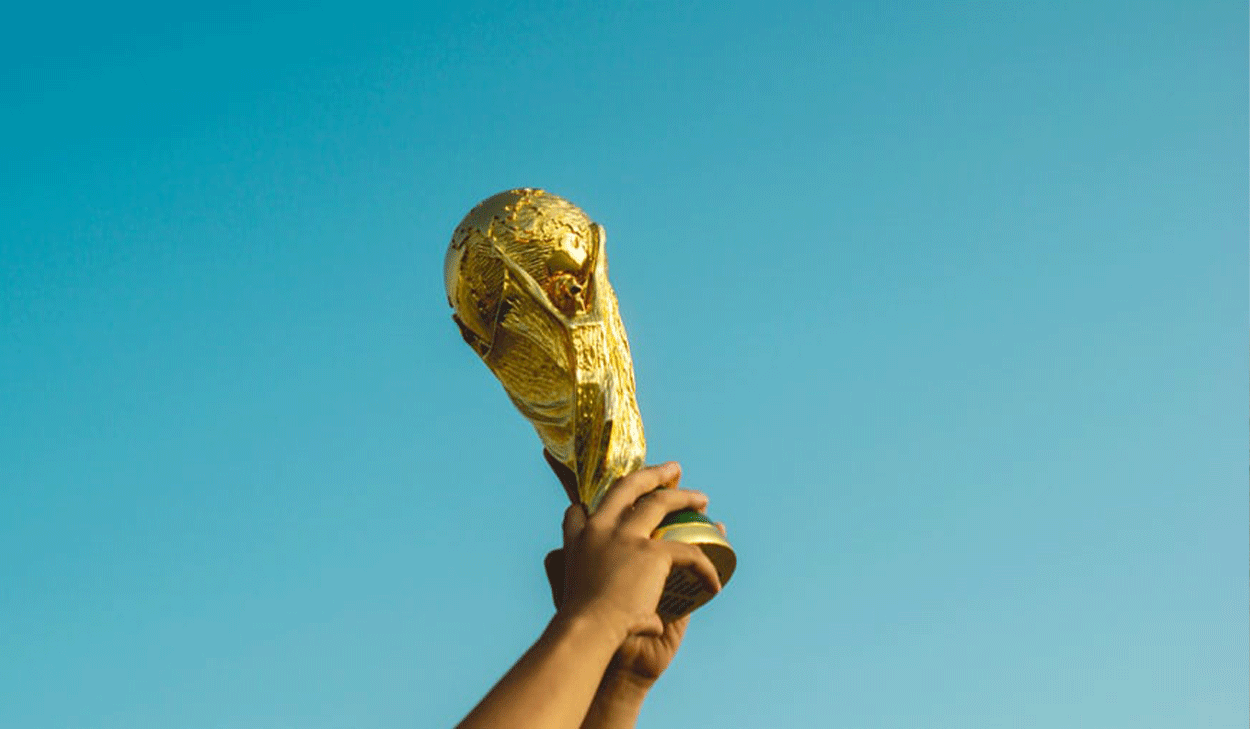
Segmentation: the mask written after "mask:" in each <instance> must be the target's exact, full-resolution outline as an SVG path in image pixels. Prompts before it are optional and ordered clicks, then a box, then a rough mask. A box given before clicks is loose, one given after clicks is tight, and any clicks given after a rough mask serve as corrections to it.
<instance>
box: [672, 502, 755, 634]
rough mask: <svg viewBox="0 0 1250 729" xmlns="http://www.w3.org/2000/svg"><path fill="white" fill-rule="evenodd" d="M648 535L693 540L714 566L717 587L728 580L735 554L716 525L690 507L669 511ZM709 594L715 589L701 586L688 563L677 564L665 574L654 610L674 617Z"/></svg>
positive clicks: (687, 610) (732, 571)
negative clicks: (718, 579) (679, 565)
mask: <svg viewBox="0 0 1250 729" xmlns="http://www.w3.org/2000/svg"><path fill="white" fill-rule="evenodd" d="M651 536H652V538H654V539H667V540H670V541H674V542H685V543H686V544H693V545H695V546H696V547H698V548H699V549H701V550H703V553H704V554H706V555H707V557H708V559H709V560H711V562H712V566H713V567H715V568H716V574H717V576H719V577H720V583H721V587H724V586H725V585H726V584H728V582H729V578H730V577H732V576H733V573H734V568H736V567H737V566H738V557H737V555H736V554H735V553H734V549H733V547H731V546H730V545H729V542H728V540H726V539H725V535H724V534H722V533H721V530H720V528H719V527H717V526H716V524H714V523H713V522H712V520H711V519H708V518H707V517H706V516H704V515H703V514H700V513H699V512H697V511H694V510H693V509H683V510H682V511H675V512H673V513H672V514H669V515H668V516H667V517H665V518H664V521H662V522H660V526H659V527H658V528H657V529H656V530H655V531H654V532H653V533H652V534H651ZM713 597H715V593H713V592H712V591H711V590H709V589H707V587H705V586H704V584H703V578H701V577H699V576H698V575H697V574H696V573H695V572H693V571H692V570H691V569H689V568H688V567H678V568H676V569H674V570H673V571H672V573H671V574H669V576H668V581H667V582H665V583H664V592H663V593H662V594H661V595H660V604H659V606H658V607H657V608H656V612H657V613H659V615H660V618H661V619H662V620H664V621H672V620H676V619H678V618H680V617H683V616H685V615H689V614H690V613H692V612H694V610H695V609H697V608H699V607H701V606H702V605H703V604H704V603H706V602H707V601H708V600H711V599H712V598H713Z"/></svg>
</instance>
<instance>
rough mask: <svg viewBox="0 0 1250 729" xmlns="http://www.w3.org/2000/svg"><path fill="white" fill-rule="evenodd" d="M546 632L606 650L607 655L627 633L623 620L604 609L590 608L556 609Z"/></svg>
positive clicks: (619, 643) (613, 651) (618, 645)
mask: <svg viewBox="0 0 1250 729" xmlns="http://www.w3.org/2000/svg"><path fill="white" fill-rule="evenodd" d="M548 632H550V633H552V634H553V635H562V636H567V637H569V638H570V639H572V640H574V641H575V642H577V643H578V644H579V645H584V646H587V647H589V648H592V649H599V650H603V651H606V654H607V656H609V657H611V655H612V654H613V653H615V652H616V649H617V648H619V647H620V645H621V643H623V642H625V638H626V637H627V636H628V635H629V630H628V628H627V627H626V626H625V624H624V623H623V621H620V620H614V619H612V616H611V615H610V614H607V613H606V612H604V611H598V610H592V609H584V610H557V611H556V614H555V616H553V617H552V618H551V623H550V624H549V625H548Z"/></svg>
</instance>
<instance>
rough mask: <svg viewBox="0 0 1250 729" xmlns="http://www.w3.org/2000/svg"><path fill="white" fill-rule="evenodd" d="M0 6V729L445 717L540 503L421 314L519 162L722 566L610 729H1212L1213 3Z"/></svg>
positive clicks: (525, 638) (542, 526)
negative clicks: (579, 266)
mask: <svg viewBox="0 0 1250 729" xmlns="http://www.w3.org/2000/svg"><path fill="white" fill-rule="evenodd" d="M7 16H8V17H7V19H6V22H5V23H4V27H3V28H0V98H3V99H4V108H5V113H4V114H3V115H0V133H2V135H3V136H2V138H3V140H4V141H3V143H2V144H0V150H2V156H3V161H4V163H3V164H2V165H0V503H2V504H3V506H2V507H0V555H3V562H2V564H3V570H2V575H3V579H2V580H0V686H4V687H5V689H4V691H3V693H4V694H5V697H4V699H3V700H0V725H4V726H6V727H8V726H12V727H22V728H23V729H36V728H44V727H57V728H61V727H93V728H94V727H99V728H105V727H108V728H113V727H118V728H121V727H125V728H126V729H143V728H147V727H153V728H156V727H160V728H166V727H187V728H188V729H190V728H199V727H204V728H210V727H212V728H217V727H223V728H224V727H248V728H254V727H263V728H270V727H273V728H277V727H295V726H298V727H301V729H315V728H320V727H355V726H371V727H427V726H428V727H435V726H449V725H451V724H453V723H454V722H455V721H456V720H457V719H458V718H459V717H460V716H462V715H463V714H464V713H465V712H466V711H467V710H468V708H469V707H470V706H471V705H472V704H473V703H474V702H475V701H476V700H477V698H478V697H480V695H481V694H482V693H484V692H485V690H486V689H487V688H488V687H489V686H490V685H491V684H492V683H493V681H494V680H495V679H496V678H497V677H498V676H499V675H500V673H501V672H502V671H503V670H504V669H505V668H506V667H507V666H508V665H509V664H510V662H511V661H512V660H514V659H515V658H516V657H517V655H519V654H520V652H521V651H522V650H523V649H524V647H525V646H526V645H528V643H529V642H530V641H532V640H533V638H534V637H535V636H536V635H537V633H538V631H539V630H541V627H542V625H543V624H544V622H545V621H546V620H547V618H548V617H549V615H550V607H549V605H548V602H547V588H546V585H545V583H544V578H543V575H542V568H541V559H542V556H543V554H544V553H545V552H546V551H547V550H548V549H550V548H552V547H554V546H555V545H556V542H557V540H558V538H559V518H560V514H561V511H562V508H563V504H562V499H563V496H562V492H561V490H560V488H559V487H558V485H557V483H556V482H555V480H554V478H553V477H551V476H550V475H549V474H547V473H546V472H545V470H544V469H545V466H544V464H543V463H542V460H541V458H540V455H539V454H540V444H539V442H538V440H537V437H536V436H535V435H534V433H533V432H532V430H531V429H530V428H529V426H528V425H527V424H526V423H525V422H524V421H523V420H522V419H521V418H520V416H519V415H517V414H516V413H515V412H514V411H513V410H512V409H511V406H510V405H509V404H508V402H507V400H506V398H505V396H504V394H503V392H502V391H501V389H500V388H499V386H498V385H497V384H496V382H495V381H494V380H493V379H492V378H491V376H490V375H489V373H488V372H487V370H486V369H485V367H483V366H482V365H481V363H480V362H479V361H477V359H476V357H475V356H474V355H473V353H472V352H471V351H470V350H469V349H468V348H467V347H466V346H464V344H463V343H462V342H461V341H460V338H459V336H458V334H457V332H456V330H455V327H454V325H453V324H452V322H451V319H450V311H449V310H448V308H447V304H446V301H445V299H444V296H443V293H442V281H441V263H442V256H443V252H444V250H445V247H446V245H447V242H448V240H449V238H450V235H451V231H452V229H453V228H454V227H455V225H456V223H457V222H458V221H459V219H460V218H461V217H462V216H463V215H464V213H465V212H467V211H468V209H469V208H470V207H472V205H473V204H475V203H476V202H477V201H478V200H480V199H482V198H484V197H486V196H488V195H490V194H493V193H495V192H497V191H500V190H503V189H507V188H511V187H517V186H537V187H544V188H546V189H548V190H551V191H553V192H555V193H557V194H560V195H563V196H565V197H567V198H569V199H571V200H573V201H574V202H576V203H578V204H579V205H581V206H582V207H583V208H584V209H585V210H586V211H587V212H588V213H589V214H590V215H591V216H592V217H594V218H595V219H596V220H598V221H599V222H601V223H602V224H603V225H605V226H606V228H607V231H608V235H609V244H608V245H609V248H608V250H609V255H610V260H611V264H612V279H613V283H614V285H615V287H616V289H617V293H618V296H619V298H620V301H621V309H622V314H623V317H624V320H625V323H626V326H627V328H628V330H629V334H630V339H631V344H632V348H633V354H634V360H635V367H636V370H637V376H638V386H639V401H640V406H641V409H642V413H643V417H644V421H645V423H646V426H647V434H648V440H649V444H650V456H651V458H652V460H653V461H662V460H669V459H675V460H680V461H681V462H682V463H683V465H684V467H685V473H686V479H685V481H686V483H687V485H690V486H692V487H696V488H700V489H702V490H704V491H706V492H708V493H709V494H710V496H711V497H712V505H711V511H712V513H713V514H714V515H715V516H716V517H717V518H719V519H722V520H724V521H725V522H727V523H728V526H729V530H730V536H731V538H732V541H733V542H734V544H735V547H736V548H737V550H738V554H739V560H740V562H739V568H738V572H737V574H736V575H735V577H734V580H733V582H732V583H731V584H730V586H729V587H728V589H727V590H726V592H725V593H724V595H722V596H721V597H719V598H717V600H715V601H714V602H713V603H711V604H709V605H708V606H707V607H706V608H705V609H703V610H701V611H700V612H699V613H698V615H697V617H696V621H695V623H694V625H693V626H692V628H691V630H690V633H689V637H688V639H687V644H686V646H685V647H684V648H683V651H682V653H681V655H680V656H679V658H678V660H677V662H676V664H675V665H674V666H673V667H672V668H671V669H670V672H669V674H668V675H667V676H666V677H665V678H664V680H663V682H662V683H661V684H660V686H659V687H657V688H656V690H655V691H654V692H653V696H652V697H651V699H650V701H649V704H648V706H647V707H646V709H645V710H644V715H643V724H644V725H646V726H650V727H660V728H663V727H685V726H690V725H691V724H692V723H693V722H700V723H706V722H711V723H714V724H717V725H719V726H724V727H738V726H742V727H774V726H821V727H823V726H829V727H843V726H845V727H916V726H924V727H961V728H964V727H1001V726H1012V727H1048V728H1049V727H1057V726H1073V727H1099V728H1115V727H1133V728H1134V729H1138V728H1140V727H1178V728H1179V727H1196V726H1213V727H1214V726H1229V727H1233V726H1237V727H1242V726H1245V725H1246V724H1247V721H1248V720H1250V717H1248V715H1247V703H1248V702H1247V699H1248V697H1247V688H1246V687H1247V684H1248V681H1250V676H1248V671H1247V653H1248V652H1250V645H1248V640H1247V624H1246V609H1247V605H1248V594H1247V593H1248V586H1247V561H1246V549H1247V521H1246V514H1247V510H1248V508H1250V503H1248V499H1247V480H1246V473H1247V465H1248V464H1247V448H1246V444H1247V439H1248V436H1250V434H1248V432H1247V418H1246V402H1247V399H1248V397H1250V393H1248V392H1247V366H1248V363H1247V348H1246V336H1247V294H1248V292H1247V142H1246V130H1247V87H1248V81H1247V71H1246V58H1247V36H1246V27H1247V16H1246V9H1245V7H1244V4H1242V3H1232V2H1170V3H1164V2H1131V3H1130V2H1055V3H1027V4H1026V3H983V2H964V3H960V2H946V3H927V4H919V3H916V4H908V3H871V2H863V3H842V4H835V3H810V4H803V3H786V2H774V3H768V4H753V3H644V2H639V3H605V4H600V5H591V4H575V3H551V4H530V5H525V6H520V5H516V4H494V3H456V4H454V5H453V4H439V5H429V6H427V5H425V4H421V3H415V4H414V3H405V4H393V5H392V4H379V3H356V4H352V5H334V4H329V3H319V4H313V5H308V4H298V5H297V4H289V5H286V6H283V5H275V4H266V5H264V6H257V5H254V4H217V5H215V6H214V7H212V8H181V7H180V8H171V7H169V6H164V5H161V6H158V5H141V4H124V5H122V6H117V7H109V8H107V9H101V8H99V7H74V6H60V7H55V8H47V9H42V8H37V7H34V6H31V7H25V8H19V9H16V10H10V11H8V13H7Z"/></svg>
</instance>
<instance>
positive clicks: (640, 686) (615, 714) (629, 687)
mask: <svg viewBox="0 0 1250 729" xmlns="http://www.w3.org/2000/svg"><path fill="white" fill-rule="evenodd" d="M650 688H651V682H650V681H643V680H641V679H637V678H633V677H631V676H628V675H622V674H620V673H617V672H615V671H611V670H609V671H608V672H607V673H606V674H605V675H604V677H603V681H602V682H601V683H600V684H599V690H598V691H596V692H595V698H594V700H593V701H592V702H591V704H590V710H589V711H588V712H586V720H585V721H583V722H582V729H633V727H634V726H635V725H636V724H637V723H638V714H639V712H641V711H642V702H643V699H645V698H646V697H647V691H648V690H649V689H650Z"/></svg>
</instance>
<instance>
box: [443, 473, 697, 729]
mask: <svg viewBox="0 0 1250 729" xmlns="http://www.w3.org/2000/svg"><path fill="white" fill-rule="evenodd" d="M680 479H681V467H680V466H678V465H677V464H676V463H666V464H663V465H660V466H652V467H649V468H644V469H641V470H639V471H636V472H635V473H632V474H630V475H628V476H625V477H624V478H621V479H618V480H617V481H616V482H615V483H614V484H613V485H612V486H611V487H610V489H609V490H608V493H607V494H606V495H605V497H604V499H603V501H602V503H600V505H599V508H598V509H596V511H595V513H594V514H593V515H590V516H587V514H586V511H585V509H584V507H582V506H581V505H580V504H577V505H574V506H571V507H569V509H568V511H566V512H565V518H564V546H563V547H562V549H561V550H558V551H557V552H556V553H553V555H552V556H549V558H548V560H547V561H548V566H549V568H550V567H551V566H552V565H556V564H558V565H560V567H562V570H559V569H556V570H555V572H562V574H556V573H555V572H552V571H549V576H551V577H552V583H553V593H557V594H558V597H557V609H556V613H555V616H554V617H552V619H551V622H550V623H549V624H548V626H547V629H546V630H545V631H544V632H543V634H542V636H541V637H540V638H539V639H538V641H537V642H536V643H535V644H534V645H533V647H531V648H530V649H529V650H528V651H527V652H526V653H525V655H523V656H522V657H521V659H520V660H519V661H517V663H516V665H514V666H513V667H512V669H511V670H510V671H508V673H507V674H505V675H504V677H503V678H502V679H500V681H499V683H497V684H496V685H495V687H494V688H492V689H491V691H490V692H489V693H488V694H487V695H486V697H485V698H483V699H482V701H481V703H479V704H478V705H477V706H476V707H475V708H474V709H473V711H472V712H470V713H469V715H468V716H467V717H465V719H464V721H463V722H461V723H460V725H459V726H460V727H461V729H477V728H479V727H480V728H482V729H485V728H487V727H521V728H524V729H574V728H575V727H586V728H588V729H589V728H591V727H594V728H596V729H609V728H611V729H616V728H618V727H631V726H633V725H634V722H635V720H636V719H637V716H638V710H639V708H640V707H641V704H642V699H643V697H645V695H646V692H647V690H648V689H649V688H650V687H651V685H652V684H653V683H654V682H655V680H656V678H658V677H659V676H660V674H661V673H663V671H664V669H665V668H667V667H668V664H669V662H670V661H671V660H672V658H673V655H674V654H675V653H676V651H677V648H678V646H679V645H680V644H681V639H682V636H683V634H684V633H685V629H686V626H687V624H688V621H689V618H683V619H682V620H679V621H674V622H671V623H667V624H666V623H664V622H663V621H662V620H661V619H660V616H659V615H657V614H656V605H657V603H658V602H659V598H660V594H661V593H662V591H663V589H664V582H665V579H666V578H667V577H668V574H669V572H670V571H672V569H673V568H674V567H675V566H684V567H687V568H689V569H691V570H693V571H694V572H695V573H696V574H698V575H699V576H700V578H701V579H702V580H703V581H705V583H706V584H707V586H708V588H709V589H710V590H713V591H714V592H715V591H719V590H720V581H719V579H718V577H717V573H716V569H715V567H714V566H713V565H712V563H711V561H710V560H708V558H707V556H706V555H705V554H704V553H703V552H702V551H701V550H700V549H699V548H698V547H695V546H693V545H690V544H684V543H680V542H670V541H665V540H657V539H652V538H651V533H652V532H653V531H655V528H656V527H657V526H658V525H659V523H660V521H661V520H662V519H663V518H664V516H665V515H667V514H669V513H671V512H673V511H677V510H679V509H685V508H693V509H704V508H706V507H707V497H706V496H704V495H703V494H701V493H699V492H697V491H690V490H687V489H680V488H677V485H678V482H679V481H680ZM557 586H559V588H560V589H558V590H557V589H556V587H557Z"/></svg>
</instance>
